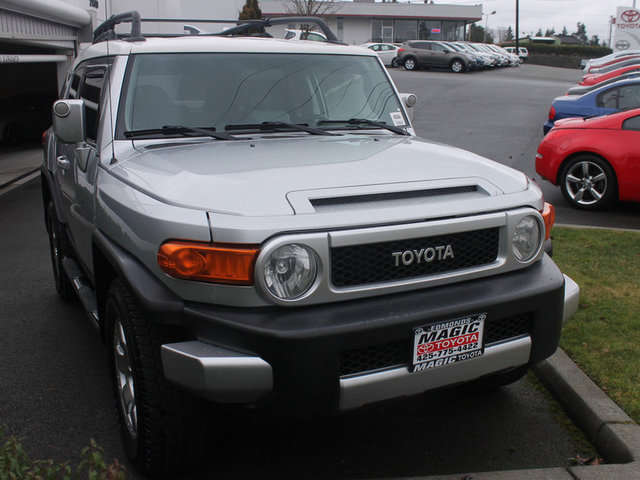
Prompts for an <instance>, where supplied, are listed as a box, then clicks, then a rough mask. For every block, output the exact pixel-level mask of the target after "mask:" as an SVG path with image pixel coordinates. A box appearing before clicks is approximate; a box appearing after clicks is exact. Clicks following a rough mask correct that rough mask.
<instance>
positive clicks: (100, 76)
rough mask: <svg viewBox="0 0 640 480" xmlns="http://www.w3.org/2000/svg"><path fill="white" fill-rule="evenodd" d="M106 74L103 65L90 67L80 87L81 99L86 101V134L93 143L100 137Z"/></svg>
mask: <svg viewBox="0 0 640 480" xmlns="http://www.w3.org/2000/svg"><path fill="white" fill-rule="evenodd" d="M106 72H107V68H106V67H105V66H103V65H101V66H96V67H88V68H87V70H86V72H85V75H84V80H83V82H82V84H81V86H80V91H79V98H81V99H82V100H84V118H85V125H86V127H85V128H86V130H85V134H86V137H87V140H88V141H89V142H91V143H95V141H96V138H97V136H98V119H99V118H100V95H101V93H102V86H103V85H104V77H105V74H106Z"/></svg>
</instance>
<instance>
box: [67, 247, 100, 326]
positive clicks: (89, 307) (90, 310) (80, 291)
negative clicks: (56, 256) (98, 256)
mask: <svg viewBox="0 0 640 480" xmlns="http://www.w3.org/2000/svg"><path fill="white" fill-rule="evenodd" d="M62 266H63V267H64V271H65V273H66V274H67V277H69V280H70V281H71V285H73V288H74V290H75V291H76V294H77V295H78V298H79V299H80V302H81V303H82V306H83V307H84V309H85V311H86V312H87V315H88V316H89V319H90V320H91V323H92V324H93V326H94V327H96V328H97V329H98V331H100V319H99V317H98V300H97V298H96V292H95V291H94V290H93V288H91V285H90V284H89V282H88V281H87V279H86V277H85V276H84V273H82V270H81V269H80V266H79V265H78V264H77V263H76V261H75V260H73V259H71V258H69V257H64V258H63V259H62Z"/></svg>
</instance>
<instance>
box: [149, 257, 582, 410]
mask: <svg viewBox="0 0 640 480" xmlns="http://www.w3.org/2000/svg"><path fill="white" fill-rule="evenodd" d="M578 298H579V289H578V288H577V285H576V284H575V282H573V281H572V280H571V279H569V278H568V277H566V278H565V277H564V276H563V275H562V273H560V271H559V270H558V268H557V267H556V265H555V264H554V263H553V261H552V260H551V259H550V258H549V257H548V256H547V255H545V256H544V257H543V258H542V260H541V261H539V262H537V263H536V264H535V265H533V266H531V267H529V268H526V269H523V270H520V271H516V272H511V273H507V274H502V275H496V276H494V277H489V278H485V279H479V280H474V281H467V282H461V283H458V284H453V285H447V286H442V287H436V288H430V289H425V290H420V291H414V292H409V293H403V294H394V295H386V296H380V297H374V298H368V299H364V300H354V301H349V302H339V303H333V304H327V305H316V306H310V307H301V308H282V307H274V308H263V309H257V308H255V309H240V308H229V307H215V306H210V305H202V304H186V305H185V308H184V314H183V317H184V319H183V323H184V324H185V326H187V327H188V329H189V330H190V331H191V332H192V333H193V335H194V336H195V340H193V341H190V342H183V343H178V344H167V345H163V346H162V362H163V367H164V372H165V376H166V378H167V379H168V380H170V381H172V382H174V383H176V384H178V385H181V386H183V387H186V388H187V389H189V390H192V391H194V392H196V393H198V394H200V395H202V396H204V397H206V398H209V399H211V400H214V401H218V402H230V403H263V402H264V403H272V404H273V405H274V406H277V407H282V408H284V409H286V410H287V411H289V412H291V411H300V412H305V413H308V412H311V411H327V410H329V411H331V410H336V409H340V410H345V409H350V408H355V407H358V406H360V405H363V404H366V403H370V402H376V401H379V400H385V399H389V398H394V397H400V396H406V395H412V394H416V393H420V392H423V391H427V390H431V389H435V388H439V387H443V386H447V385H452V384H456V383H461V382H466V381H470V380H473V379H476V378H479V377H481V376H484V375H488V374H491V373H494V372H497V371H501V370H505V369H508V368H512V367H517V366H520V365H525V364H534V363H537V362H539V361H542V360H543V359H545V358H547V357H548V356H550V355H551V354H553V353H554V352H555V350H556V348H557V345H558V341H559V338H560V330H561V328H562V323H563V321H564V320H566V319H567V318H568V317H569V316H570V315H572V314H573V313H574V312H575V310H576V309H577V304H578ZM476 312H486V313H487V316H488V317H487V318H490V319H491V318H496V319H499V318H503V319H504V318H510V317H512V316H514V315H521V314H525V313H526V314H527V315H529V316H530V317H531V328H530V330H529V331H528V332H527V334H523V335H519V336H517V337H514V338H509V339H505V340H504V341H501V342H496V343H494V344H487V346H486V348H485V354H484V355H483V356H481V357H479V358H477V359H473V360H468V361H464V362H460V363H456V364H452V365H448V366H444V367H440V368H436V369H431V370H425V371H422V372H419V373H409V361H410V345H409V344H410V337H411V336H412V329H413V328H415V327H418V326H422V325H425V324H429V323H432V322H437V321H441V320H446V319H451V318H456V317H458V316H461V315H467V314H470V313H476ZM405 340H406V345H407V350H406V365H393V366H390V367H389V368H383V369H378V370H375V371H363V372H362V373H356V374H349V375H342V374H341V354H342V353H343V352H345V351H350V350H352V349H365V350H366V349H367V348H368V347H370V346H375V345H378V344H381V343H384V342H389V341H400V342H402V341H405Z"/></svg>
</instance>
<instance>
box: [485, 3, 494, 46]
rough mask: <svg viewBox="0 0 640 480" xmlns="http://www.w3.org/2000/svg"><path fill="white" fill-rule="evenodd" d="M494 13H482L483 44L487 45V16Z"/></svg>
mask: <svg viewBox="0 0 640 480" xmlns="http://www.w3.org/2000/svg"><path fill="white" fill-rule="evenodd" d="M495 14H496V11H495V10H494V11H493V12H491V13H484V14H483V15H484V17H485V18H484V42H483V43H487V28H489V15H495Z"/></svg>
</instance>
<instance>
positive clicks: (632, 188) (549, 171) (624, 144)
mask: <svg viewBox="0 0 640 480" xmlns="http://www.w3.org/2000/svg"><path fill="white" fill-rule="evenodd" d="M584 71H585V72H586V73H587V75H585V77H584V78H583V80H582V82H580V85H579V86H576V87H573V88H571V89H569V91H568V92H567V94H566V95H565V96H563V97H558V98H556V99H555V100H553V102H552V104H551V109H550V110H549V118H548V120H547V121H546V122H545V124H544V127H543V130H544V133H545V137H544V139H543V140H542V142H541V143H540V146H539V147H538V152H537V155H536V171H537V172H538V174H540V175H541V176H542V177H543V178H544V179H546V180H548V181H550V182H551V183H553V184H554V185H558V186H559V187H560V189H561V190H562V193H563V195H564V197H565V198H566V199H567V201H568V202H569V203H570V204H571V205H572V206H574V207H576V208H580V209H584V210H599V209H603V208H606V207H609V206H611V205H612V204H613V203H615V202H616V201H634V202H640V189H638V183H640V150H639V149H638V148H637V145H638V142H639V141H640V51H637V52H627V53H626V54H625V55H620V54H619V53H618V54H612V55H608V56H607V57H603V58H601V59H596V60H590V61H588V62H587V63H586V64H585V67H584Z"/></svg>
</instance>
